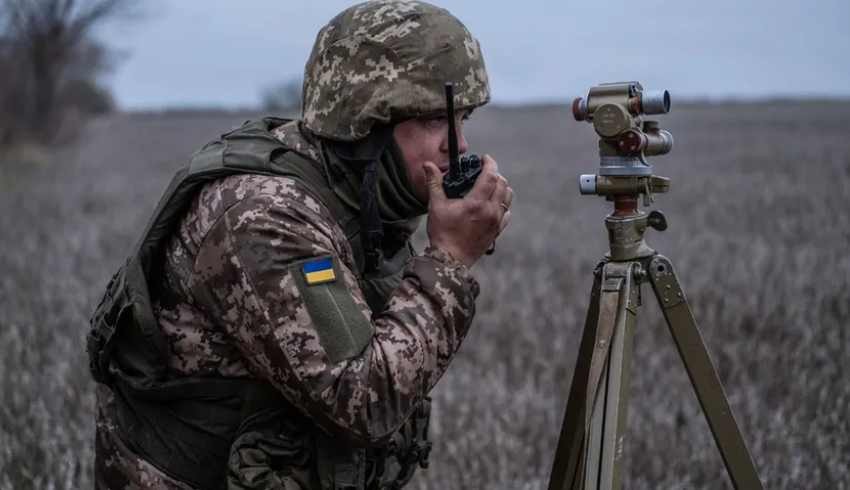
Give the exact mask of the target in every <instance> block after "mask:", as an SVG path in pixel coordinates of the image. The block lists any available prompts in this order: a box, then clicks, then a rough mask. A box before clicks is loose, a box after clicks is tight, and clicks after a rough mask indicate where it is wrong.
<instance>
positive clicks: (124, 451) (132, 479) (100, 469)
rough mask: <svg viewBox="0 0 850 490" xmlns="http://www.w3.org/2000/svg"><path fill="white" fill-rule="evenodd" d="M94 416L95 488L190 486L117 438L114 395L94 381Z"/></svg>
mask: <svg viewBox="0 0 850 490" xmlns="http://www.w3.org/2000/svg"><path fill="white" fill-rule="evenodd" d="M96 395H97V414H96V419H95V424H96V436H95V460H94V474H95V488H96V489H97V490H140V489H147V488H156V489H162V490H192V487H191V486H189V485H186V484H185V483H182V482H180V481H177V480H175V479H173V478H171V477H169V476H168V475H166V474H165V473H163V472H162V471H160V470H159V469H157V468H156V467H154V466H153V465H151V464H150V463H148V462H147V461H145V460H144V459H142V458H139V457H138V456H137V455H136V454H134V453H133V452H132V451H131V450H130V449H129V448H128V447H127V445H126V444H124V441H123V440H122V439H121V437H120V434H119V430H118V427H117V426H116V424H115V420H114V419H115V416H114V413H115V398H114V395H113V394H112V391H111V390H110V389H109V388H107V387H106V386H105V385H102V384H98V385H97V391H96Z"/></svg>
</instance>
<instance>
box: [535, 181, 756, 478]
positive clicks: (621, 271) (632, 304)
mask: <svg viewBox="0 0 850 490" xmlns="http://www.w3.org/2000/svg"><path fill="white" fill-rule="evenodd" d="M583 177H584V176H583ZM637 198H638V195H637V193H635V194H631V195H625V194H618V195H615V196H613V201H614V206H615V209H614V212H613V213H612V214H610V215H609V216H608V217H607V218H606V219H605V226H606V228H607V229H608V235H609V245H610V251H609V253H608V254H607V255H606V258H605V259H604V260H603V261H602V262H601V263H600V264H599V265H598V266H597V268H596V271H595V278H594V282H593V289H592V290H591V296H590V305H589V308H588V311H587V318H586V321H585V327H584V333H583V335H582V339H581V344H580V347H579V354H578V360H577V361H576V368H575V374H574V375H573V381H572V386H571V388H570V394H569V399H568V401H567V408H566V412H565V414H564V421H563V425H562V427H561V435H560V439H559V441H558V446H557V451H556V453H555V462H554V464H553V466H552V473H551V477H550V480H549V490H567V489H571V490H572V489H606V490H607V489H619V488H620V487H621V483H622V474H621V469H622V461H623V452H624V435H625V431H626V409H627V406H628V399H629V396H628V389H629V370H630V364H631V356H632V340H633V336H634V328H635V322H636V320H637V313H638V306H640V299H641V297H640V287H641V284H642V283H643V282H645V281H647V280H648V281H649V283H650V284H651V285H652V289H653V291H654V292H655V297H656V299H657V300H658V303H659V305H660V306H661V309H662V311H663V313H664V318H665V320H666V321H667V326H668V327H669V329H670V333H671V334H672V335H673V339H674V341H675V342H676V347H677V348H678V350H679V355H680V356H681V358H682V361H683V362H684V364H685V368H686V369H687V372H688V376H689V377H690V380H691V384H692V385H693V387H694V389H695V391H696V394H697V397H698V399H699V402H700V405H701V406H702V410H703V413H704V414H705V416H706V419H707V420H708V425H709V427H710V428H711V432H712V434H713V435H714V441H715V443H716V444H717V447H718V449H719V450H720V454H721V456H722V458H723V462H724V463H725V465H726V470H727V472H728V473H729V476H730V478H731V480H732V483H733V485H734V486H735V488H737V489H761V488H763V487H762V484H761V481H760V480H759V477H758V473H757V471H756V468H755V465H754V464H753V460H752V458H751V456H750V453H749V451H748V450H747V446H746V444H745V443H744V440H743V438H742V437H741V433H740V431H739V430H738V425H737V424H736V423H735V419H734V417H733V416H732V412H731V410H730V408H729V403H728V401H727V399H726V395H725V394H724V393H723V387H722V386H721V384H720V380H719V378H718V377H717V373H716V371H715V369H714V366H713V365H712V362H711V359H710V357H709V355H708V351H707V350H706V347H705V343H704V342H703V340H702V337H701V336H700V333H699V330H698V329H697V325H696V322H695V321H694V317H693V314H692V313H691V309H690V307H689V306H688V302H687V299H686V297H685V294H684V292H683V291H682V288H681V286H680V285H679V281H678V279H677V277H676V274H675V272H674V271H673V266H672V265H671V263H670V261H669V260H668V259H667V258H666V257H664V256H662V255H659V254H658V253H657V252H655V251H654V250H652V249H651V248H649V247H648V246H647V245H646V242H645V241H644V238H643V236H644V232H645V230H646V228H647V226H651V227H652V228H655V229H657V230H659V231H661V230H664V229H666V227H667V223H666V219H665V218H664V215H662V214H661V213H660V212H658V211H653V212H651V213H649V214H648V215H647V214H646V213H643V212H641V211H639V210H638V207H637V202H638V200H637Z"/></svg>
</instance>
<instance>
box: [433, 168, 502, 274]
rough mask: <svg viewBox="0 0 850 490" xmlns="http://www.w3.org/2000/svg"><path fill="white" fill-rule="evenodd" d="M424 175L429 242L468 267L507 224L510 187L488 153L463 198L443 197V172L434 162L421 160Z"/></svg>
mask: <svg viewBox="0 0 850 490" xmlns="http://www.w3.org/2000/svg"><path fill="white" fill-rule="evenodd" d="M425 176H426V178H427V181H428V194H429V201H428V238H429V239H430V241H431V245H432V246H434V247H437V248H439V249H441V250H443V251H445V252H448V253H449V254H451V255H452V256H453V257H454V258H456V259H458V260H460V261H461V262H463V263H464V264H466V265H467V266H472V264H474V263H475V262H476V261H477V260H478V259H479V258H481V256H482V255H484V252H485V251H487V249H488V248H489V247H490V244H492V243H493V241H495V240H496V237H497V236H499V234H500V233H501V232H502V230H504V229H505V227H507V226H508V223H509V222H510V219H511V211H510V207H511V203H512V201H513V195H514V192H513V189H511V187H510V186H509V185H508V181H507V179H505V178H504V177H503V176H502V175H500V174H499V169H498V165H497V164H496V161H495V160H493V158H491V157H490V156H489V155H484V165H483V167H482V169H481V174H480V175H479V176H478V179H477V180H476V181H475V185H474V186H473V187H472V189H470V191H469V193H468V194H466V196H464V198H463V199H449V198H448V197H446V194H445V192H444V191H443V175H442V173H441V172H440V169H439V168H438V167H437V166H436V165H435V164H434V163H432V162H425Z"/></svg>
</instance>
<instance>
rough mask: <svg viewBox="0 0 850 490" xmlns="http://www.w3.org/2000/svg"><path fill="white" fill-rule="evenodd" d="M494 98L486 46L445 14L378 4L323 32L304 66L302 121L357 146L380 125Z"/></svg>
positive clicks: (415, 4) (398, 3)
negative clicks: (449, 90) (449, 89)
mask: <svg viewBox="0 0 850 490" xmlns="http://www.w3.org/2000/svg"><path fill="white" fill-rule="evenodd" d="M446 82H452V83H454V85H455V107H456V108H457V109H458V110H463V109H471V108H474V107H478V106H481V105H484V104H486V103H487V102H489V100H490V87H489V82H488V79H487V71H486V69H485V67H484V59H483V57H482V56H481V48H480V46H479V44H478V40H476V39H475V38H474V37H472V35H471V34H470V33H469V31H468V30H467V29H466V27H465V26H464V25H463V24H462V23H461V22H460V21H459V20H458V19H457V18H455V17H454V16H453V15H452V14H450V13H449V12H448V11H447V10H445V9H442V8H438V7H435V6H433V5H431V4H428V3H425V2H421V1H415V0H374V1H370V2H366V3H361V4H358V5H355V6H353V7H350V8H348V9H346V10H344V11H342V12H341V13H340V14H339V15H337V16H336V17H334V18H333V19H332V20H331V21H330V22H329V23H328V24H327V25H326V26H325V27H323V28H322V29H321V30H320V31H319V34H318V36H317V37H316V43H315V45H314V46H313V51H312V53H311V54H310V58H309V59H308V61H307V65H306V66H305V68H304V89H303V100H302V108H303V109H302V120H303V121H304V124H305V126H306V127H307V128H308V129H309V130H310V131H312V132H313V133H315V134H317V135H319V136H323V137H325V138H329V139H332V140H338V141H354V140H358V139H361V138H363V137H365V136H367V135H368V134H369V132H370V131H371V130H372V127H373V126H374V125H375V124H376V123H379V124H392V123H395V122H399V121H403V120H405V119H410V118H415V117H422V116H432V115H437V114H440V113H443V112H445V110H446V99H445V91H444V85H445V83H446Z"/></svg>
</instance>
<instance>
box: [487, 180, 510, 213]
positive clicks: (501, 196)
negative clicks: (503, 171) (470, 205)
mask: <svg viewBox="0 0 850 490" xmlns="http://www.w3.org/2000/svg"><path fill="white" fill-rule="evenodd" d="M508 189H510V187H508V181H507V180H506V179H505V178H504V177H502V176H501V175H500V176H499V181H498V182H497V183H496V189H494V190H493V195H491V196H490V201H492V202H494V203H496V204H498V205H499V206H502V207H503V210H504V211H507V209H506V207H507V206H508Z"/></svg>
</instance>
